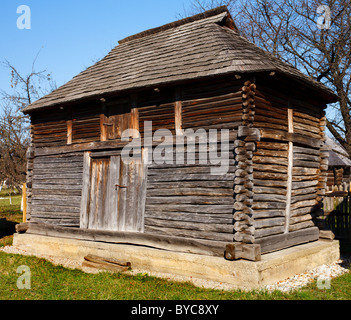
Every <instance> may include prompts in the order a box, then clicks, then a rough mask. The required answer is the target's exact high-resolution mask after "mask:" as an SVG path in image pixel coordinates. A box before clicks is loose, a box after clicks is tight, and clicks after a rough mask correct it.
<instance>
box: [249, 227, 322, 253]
mask: <svg viewBox="0 0 351 320" xmlns="http://www.w3.org/2000/svg"><path fill="white" fill-rule="evenodd" d="M318 239H319V229H318V228H317V227H312V228H307V229H302V230H298V231H295V232H289V233H287V234H280V235H273V236H268V237H266V238H261V239H257V240H256V241H255V243H257V244H260V245H261V253H269V252H273V251H277V250H282V249H285V248H288V247H292V246H295V245H299V244H303V243H308V242H312V241H317V240H318Z"/></svg>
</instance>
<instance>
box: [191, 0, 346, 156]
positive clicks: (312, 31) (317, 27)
mask: <svg viewBox="0 0 351 320" xmlns="http://www.w3.org/2000/svg"><path fill="white" fill-rule="evenodd" d="M228 2H230V5H229V6H228V8H229V10H230V11H231V13H232V16H233V18H234V20H235V22H236V24H237V26H238V29H239V30H240V32H241V34H242V35H243V36H245V37H246V38H248V39H249V40H250V41H251V42H253V43H255V44H256V45H258V46H259V47H261V48H262V49H264V50H266V51H269V52H271V53H272V54H273V55H275V56H276V57H279V58H280V59H282V60H283V61H285V62H287V63H290V64H292V65H294V66H295V67H297V68H298V69H300V70H301V71H303V72H304V73H306V74H307V75H308V76H310V77H312V78H314V79H315V80H317V81H319V82H322V83H324V84H325V85H327V86H328V87H329V88H331V89H332V90H333V91H334V92H335V93H336V94H337V95H338V96H339V98H340V101H339V103H337V104H334V105H332V106H331V107H330V108H329V109H328V112H327V117H328V122H327V127H328V129H329V131H330V132H331V133H332V134H333V136H334V137H335V139H336V140H337V141H338V142H339V143H340V144H341V145H342V146H343V147H344V148H345V149H346V150H347V152H348V154H349V155H350V157H351V116H350V108H351V0H325V1H324V3H323V4H324V6H321V2H320V1H318V0H250V1H249V0H232V1H227V0H222V1H221V0H218V1H215V0H207V1H206V0H203V1H202V0H194V1H193V2H192V5H191V9H190V10H191V13H194V14H195V13H198V12H201V11H203V10H204V9H210V8H213V7H215V6H218V5H227V4H228ZM329 10H330V11H329ZM329 14H330V16H329ZM323 18H324V19H323ZM329 18H330V19H329ZM317 22H320V23H319V24H318V23H317Z"/></svg>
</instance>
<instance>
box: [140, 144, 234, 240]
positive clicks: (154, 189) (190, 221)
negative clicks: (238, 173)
mask: <svg viewBox="0 0 351 320" xmlns="http://www.w3.org/2000/svg"><path fill="white" fill-rule="evenodd" d="M216 147H217V146H216ZM232 148H233V143H231V145H230V148H229V149H231V150H232ZM199 154H200V153H199V150H198V149H197V150H196V153H195V160H196V161H195V164H192V165H188V164H179V165H176V164H173V165H157V164H152V165H150V166H149V168H148V184H147V194H146V208H145V232H146V233H147V232H150V233H157V234H161V235H168V236H180V237H186V238H196V239H205V240H215V241H226V242H232V241H233V214H232V212H233V180H234V177H235V170H236V168H235V167H234V159H233V154H232V152H231V151H230V150H227V151H226V152H225V153H223V154H222V156H226V157H228V159H230V160H229V170H228V173H226V174H225V175H215V174H211V168H213V164H211V163H210V162H209V161H208V163H207V164H202V162H201V163H200V162H199ZM174 158H176V155H174Z"/></svg>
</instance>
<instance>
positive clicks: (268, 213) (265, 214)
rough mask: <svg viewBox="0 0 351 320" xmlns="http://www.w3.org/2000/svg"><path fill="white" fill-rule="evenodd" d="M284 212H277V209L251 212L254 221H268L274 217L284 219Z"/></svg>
mask: <svg viewBox="0 0 351 320" xmlns="http://www.w3.org/2000/svg"><path fill="white" fill-rule="evenodd" d="M284 216H285V210H282V209H281V210H277V209H272V210H269V209H266V210H253V218H254V219H255V220H256V219H270V218H275V217H284Z"/></svg>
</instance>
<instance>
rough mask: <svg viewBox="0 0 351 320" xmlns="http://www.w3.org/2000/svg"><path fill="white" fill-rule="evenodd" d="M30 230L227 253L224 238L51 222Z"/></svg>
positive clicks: (157, 246) (210, 252) (163, 247)
mask: <svg viewBox="0 0 351 320" xmlns="http://www.w3.org/2000/svg"><path fill="white" fill-rule="evenodd" d="M27 233H29V234H39V235H44V236H49V237H60V238H68V239H78V240H87V241H96V242H105V243H116V244H123V245H138V246H146V247H151V248H157V249H162V250H167V251H175V252H184V253H193V254H201V255H209V256H217V257H224V251H225V244H223V242H221V241H209V240H199V239H194V238H181V237H178V235H177V234H175V235H174V236H164V235H161V234H159V233H148V234H144V233H139V232H137V233H135V232H117V231H102V230H86V229H79V228H67V227H60V226H54V225H48V224H36V223H29V227H28V230H27Z"/></svg>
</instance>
